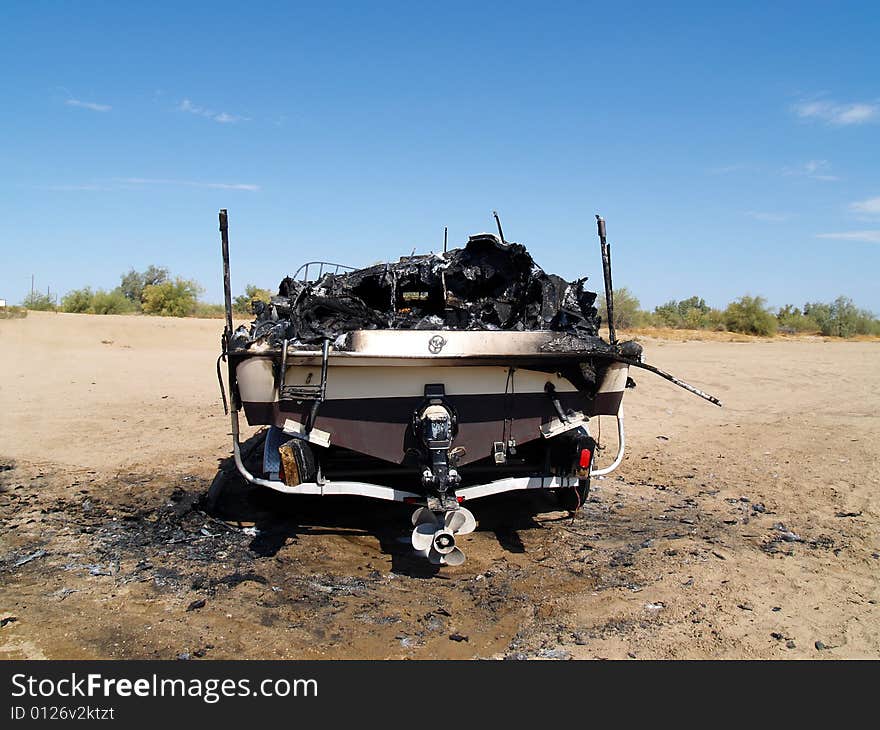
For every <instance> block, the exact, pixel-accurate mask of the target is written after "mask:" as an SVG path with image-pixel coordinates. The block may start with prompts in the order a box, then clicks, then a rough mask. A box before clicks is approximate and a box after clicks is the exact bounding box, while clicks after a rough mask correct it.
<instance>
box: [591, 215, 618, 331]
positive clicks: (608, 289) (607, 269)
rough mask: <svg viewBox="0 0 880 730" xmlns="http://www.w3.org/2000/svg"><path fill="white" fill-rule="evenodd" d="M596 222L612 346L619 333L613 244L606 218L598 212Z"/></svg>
mask: <svg viewBox="0 0 880 730" xmlns="http://www.w3.org/2000/svg"><path fill="white" fill-rule="evenodd" d="M596 224H597V226H598V227H599V243H600V244H601V246H602V274H603V276H604V278H605V311H606V312H607V314H608V341H609V342H610V343H611V346H612V347H613V346H614V345H616V344H617V335H616V334H615V332H614V289H613V287H612V285H611V246H609V245H608V241H607V240H605V219H604V218H602V217H601V216H600V215H598V214H596Z"/></svg>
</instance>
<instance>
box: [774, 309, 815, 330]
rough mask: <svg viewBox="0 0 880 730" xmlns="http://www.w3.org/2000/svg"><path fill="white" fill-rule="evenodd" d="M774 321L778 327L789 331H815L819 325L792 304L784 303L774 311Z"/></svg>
mask: <svg viewBox="0 0 880 730" xmlns="http://www.w3.org/2000/svg"><path fill="white" fill-rule="evenodd" d="M776 321H777V322H778V323H779V327H780V329H784V330H787V331H789V332H816V331H818V330H819V325H818V323H817V322H816V320H815V319H813V318H812V317H809V316H807V315H806V314H804V312H803V311H801V310H800V309H799V308H798V307H796V306H794V305H793V304H786V305H785V306H784V307H782V308H780V310H779V311H778V312H777V313H776Z"/></svg>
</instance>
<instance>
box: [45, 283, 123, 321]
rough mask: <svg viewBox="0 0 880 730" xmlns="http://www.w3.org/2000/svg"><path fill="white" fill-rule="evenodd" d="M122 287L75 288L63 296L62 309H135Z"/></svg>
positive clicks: (90, 311)
mask: <svg viewBox="0 0 880 730" xmlns="http://www.w3.org/2000/svg"><path fill="white" fill-rule="evenodd" d="M135 308H136V307H135V305H134V303H133V302H131V301H130V300H129V299H128V297H126V296H125V293H124V292H123V291H122V287H116V288H115V289H112V290H111V291H104V290H103V289H97V290H95V291H92V289H91V287H88V286H87V287H84V288H82V289H74V290H73V291H69V292H67V294H65V295H64V296H63V297H62V298H61V309H62V310H63V311H65V312H74V313H79V314H82V313H88V314H127V313H128V312H132V311H134V310H135Z"/></svg>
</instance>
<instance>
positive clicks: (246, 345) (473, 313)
mask: <svg viewBox="0 0 880 730" xmlns="http://www.w3.org/2000/svg"><path fill="white" fill-rule="evenodd" d="M225 214H226V211H225V210H224V211H221V231H222V232H223V234H224V277H225V279H226V280H225V284H224V286H225V288H226V290H227V291H226V296H227V315H226V316H227V330H226V333H227V334H226V335H224V354H225V353H227V352H229V351H233V350H238V351H240V352H241V351H247V350H250V349H251V348H254V347H260V348H267V347H268V348H272V349H275V348H282V347H283V346H284V343H285V342H286V343H288V344H292V345H304V346H309V345H313V346H314V345H319V344H320V343H328V342H337V344H339V345H341V342H342V341H341V339H339V338H340V336H341V335H345V334H346V333H348V332H351V331H354V330H364V329H367V330H370V329H392V330H507V331H520V332H522V331H537V330H543V331H547V330H549V331H552V332H558V333H559V337H558V338H557V339H555V340H553V341H552V342H550V343H548V344H547V345H545V346H544V347H543V348H542V350H543V351H546V352H560V353H563V352H565V353H573V352H577V353H581V354H583V355H589V356H591V357H599V358H602V359H607V360H616V361H619V362H624V363H627V364H629V365H631V366H633V367H638V368H642V369H644V370H649V371H650V372H652V373H655V374H656V375H659V376H660V377H662V378H664V379H665V380H668V381H669V382H671V383H674V384H675V385H677V386H679V387H681V388H684V389H685V390H687V391H688V392H690V393H693V394H694V395H697V396H699V397H700V398H703V399H704V400H707V401H709V402H710V403H713V404H714V405H717V406H720V405H721V401H720V400H718V399H717V398H715V397H714V396H712V395H709V394H708V393H705V392H703V391H702V390H700V389H698V388H695V387H694V386H692V385H690V384H688V383H686V382H684V381H682V380H679V379H678V378H676V377H675V376H674V375H671V374H669V373H667V372H665V371H663V370H661V369H660V368H657V367H655V366H653V365H649V364H648V363H644V362H642V347H641V345H639V344H638V343H637V342H635V341H628V342H618V340H617V336H616V334H615V331H614V326H613V322H609V340H610V342H606V341H605V340H603V339H602V338H601V337H600V336H599V326H600V324H601V319H600V317H599V313H598V311H597V309H596V306H595V303H596V293H595V292H592V291H589V290H587V289H586V288H585V286H584V285H585V283H586V281H587V278H588V277H583V278H581V279H576V280H575V281H571V282H568V281H566V280H565V279H563V278H562V277H559V276H556V275H555V274H548V273H546V272H545V271H544V270H543V269H542V268H541V267H540V266H538V265H537V264H536V263H535V261H534V259H533V258H532V256H531V254H529V252H528V251H527V250H526V248H525V246H523V245H522V244H519V243H512V242H511V243H509V242H507V241H506V240H505V239H504V233H503V231H502V229H501V222H500V220H498V216H497V214H495V220H496V223H497V224H498V236H496V235H494V234H491V233H480V234H477V235H475V236H470V237H469V238H468V241H467V244H466V245H465V246H464V248H459V249H453V250H451V251H447V250H446V243H445V235H444V251H443V253H430V254H422V255H415V254H413V255H411V256H404V257H402V258H401V259H400V260H399V261H397V262H396V263H384V264H377V265H375V266H369V267H367V268H363V269H350V270H347V271H344V272H343V273H339V271H338V269H339V268H343V269H346V268H348V267H339V266H336V269H337V270H336V271H334V273H326V274H323V275H322V276H319V278H318V279H317V280H315V281H309V280H308V277H307V276H303V277H302V278H299V279H298V278H297V277H290V276H287V277H285V278H284V279H283V280H282V281H281V284H280V286H279V287H278V294H277V295H276V296H273V297H272V299H271V301H270V302H269V303H268V304H267V303H265V302H262V301H254V302H253V313H254V315H255V319H254V321H253V322H252V323H251V324H250V325H249V326H248V325H242V326H241V327H239V328H238V329H237V330H235V331H234V332H232V315H231V306H230V303H229V301H228V300H229V279H228V277H229V269H228V261H229V253H228V242H227V238H226V229H225V228H224V226H225V224H226V219H225ZM596 222H597V228H598V235H599V241H600V244H601V250H602V270H603V278H604V284H605V298H606V307H607V311H608V312H609V313H613V312H614V295H613V288H612V284H611V247H610V245H609V244H608V242H607V240H606V233H605V220H604V219H603V218H601V217H600V216H598V215H597V216H596ZM306 271H308V270H307V269H306ZM611 316H612V317H613V314H612V315H611ZM325 347H326V344H325ZM627 385H628V387H632V386H634V385H635V383H634V382H633V381H632V379H631V378H630V379H628V383H627Z"/></svg>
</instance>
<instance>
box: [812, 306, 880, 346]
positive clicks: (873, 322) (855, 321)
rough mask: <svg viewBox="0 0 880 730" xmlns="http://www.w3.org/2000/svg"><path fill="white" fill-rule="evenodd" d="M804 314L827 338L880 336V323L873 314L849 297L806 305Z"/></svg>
mask: <svg viewBox="0 0 880 730" xmlns="http://www.w3.org/2000/svg"><path fill="white" fill-rule="evenodd" d="M804 313H805V314H806V315H807V316H809V317H810V318H811V319H813V320H814V321H815V322H816V324H817V325H818V328H819V331H820V332H821V333H822V334H823V335H825V336H827V337H852V336H853V335H876V334H880V321H878V320H877V318H876V317H875V316H874V314H873V313H872V312H869V311H868V310H866V309H859V308H857V307H856V305H855V304H853V301H852V299H850V298H849V297H844V296H839V297H837V299H835V300H834V301H833V302H830V303H828V304H825V303H823V302H812V303H807V304H805V305H804Z"/></svg>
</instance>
